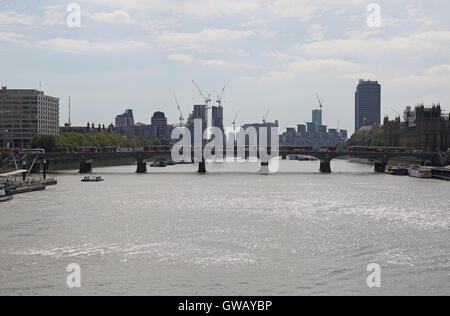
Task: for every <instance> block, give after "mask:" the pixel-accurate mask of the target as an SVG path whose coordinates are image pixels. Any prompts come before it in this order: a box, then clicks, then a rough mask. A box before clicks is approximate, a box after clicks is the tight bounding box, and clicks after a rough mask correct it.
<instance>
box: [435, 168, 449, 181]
mask: <svg viewBox="0 0 450 316" xmlns="http://www.w3.org/2000/svg"><path fill="white" fill-rule="evenodd" d="M431 171H432V173H433V178H437V179H441V180H450V168H449V167H447V168H432V169H431Z"/></svg>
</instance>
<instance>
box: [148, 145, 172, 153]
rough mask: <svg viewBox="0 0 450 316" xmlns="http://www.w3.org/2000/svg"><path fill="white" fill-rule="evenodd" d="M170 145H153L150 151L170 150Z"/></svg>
mask: <svg viewBox="0 0 450 316" xmlns="http://www.w3.org/2000/svg"><path fill="white" fill-rule="evenodd" d="M171 150H172V147H170V146H168V145H162V146H153V147H152V151H156V152H164V151H171Z"/></svg>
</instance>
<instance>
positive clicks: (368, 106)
mask: <svg viewBox="0 0 450 316" xmlns="http://www.w3.org/2000/svg"><path fill="white" fill-rule="evenodd" d="M380 123H381V85H380V84H379V83H378V81H370V80H367V81H365V80H362V79H361V80H360V81H359V84H358V87H357V88H356V92H355V132H357V131H358V130H359V129H360V128H361V127H363V126H372V125H380Z"/></svg>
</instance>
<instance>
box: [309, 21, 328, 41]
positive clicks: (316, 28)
mask: <svg viewBox="0 0 450 316" xmlns="http://www.w3.org/2000/svg"><path fill="white" fill-rule="evenodd" d="M308 34H309V37H310V38H311V40H313V41H314V42H319V41H322V40H323V38H324V37H325V31H324V29H323V27H322V25H320V24H313V25H310V26H309V27H308Z"/></svg>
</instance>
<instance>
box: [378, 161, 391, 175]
mask: <svg viewBox="0 0 450 316" xmlns="http://www.w3.org/2000/svg"><path fill="white" fill-rule="evenodd" d="M387 165H388V163H387V162H386V161H382V162H375V172H380V173H381V172H385V171H386V167H387Z"/></svg>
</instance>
